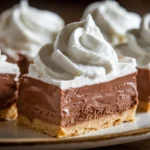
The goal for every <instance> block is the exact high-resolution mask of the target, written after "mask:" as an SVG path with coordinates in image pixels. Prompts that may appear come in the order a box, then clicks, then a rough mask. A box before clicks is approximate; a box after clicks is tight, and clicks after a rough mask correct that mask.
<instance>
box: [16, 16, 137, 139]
mask: <svg viewBox="0 0 150 150" xmlns="http://www.w3.org/2000/svg"><path fill="white" fill-rule="evenodd" d="M136 72H137V70H136V61H135V59H132V58H128V57H125V58H122V59H119V60H118V57H117V55H116V53H115V51H114V50H113V48H112V47H111V46H110V44H108V43H107V41H106V40H105V39H104V37H103V35H102V34H101V32H100V30H99V28H98V27H97V26H96V24H95V22H94V21H93V19H92V17H91V15H89V16H87V18H86V20H84V21H81V22H75V23H71V24H68V25H67V26H66V27H64V28H63V29H62V30H61V31H60V33H59V34H58V36H57V38H56V41H55V42H54V44H48V45H45V46H44V47H42V48H41V50H40V51H39V53H38V55H37V56H36V57H35V59H34V64H31V65H30V67H29V73H28V74H27V75H24V76H23V77H22V79H21V83H20V86H19V96H18V100H17V107H18V113H19V117H18V123H19V124H20V125H22V126H24V127H27V128H31V129H33V130H36V131H38V132H42V133H46V134H48V135H51V136H57V137H68V136H75V135H79V134H84V133H87V132H90V131H93V130H98V129H102V128H106V127H110V126H113V125H117V124H120V123H122V122H126V121H133V120H134V119H135V111H136V108H137V104H138V98H137V88H136V78H135V75H136Z"/></svg>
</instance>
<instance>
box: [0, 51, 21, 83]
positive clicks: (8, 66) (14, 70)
mask: <svg viewBox="0 0 150 150" xmlns="http://www.w3.org/2000/svg"><path fill="white" fill-rule="evenodd" d="M6 59H7V57H6V56H5V55H1V51H0V74H6V73H8V74H15V75H16V78H15V81H17V80H18V78H19V75H20V71H19V68H18V66H17V64H12V63H9V62H7V61H6Z"/></svg>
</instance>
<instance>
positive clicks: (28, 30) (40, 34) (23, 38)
mask: <svg viewBox="0 0 150 150" xmlns="http://www.w3.org/2000/svg"><path fill="white" fill-rule="evenodd" d="M0 20H1V21H0V48H1V49H2V53H3V54H5V55H7V57H8V61H9V62H12V63H17V64H18V65H19V67H20V69H21V72H22V73H25V72H27V69H28V66H29V64H30V63H31V62H33V58H34V57H35V56H36V55H37V53H38V51H39V49H40V48H41V47H42V46H43V45H45V44H47V43H52V42H53V41H54V40H55V38H56V35H57V33H58V32H59V31H60V30H61V29H62V28H63V26H64V21H63V19H62V18H61V17H59V16H58V15H57V14H55V13H53V12H50V11H44V10H38V9H36V8H33V7H30V6H29V5H28V1H26V0H22V1H21V3H20V4H19V5H17V6H14V7H13V8H11V9H9V10H6V11H4V12H3V13H2V14H1V16H0Z"/></svg>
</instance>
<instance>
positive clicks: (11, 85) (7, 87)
mask: <svg viewBox="0 0 150 150" xmlns="http://www.w3.org/2000/svg"><path fill="white" fill-rule="evenodd" d="M14 78H15V75H12V74H0V109H3V108H7V107H9V106H10V105H12V104H13V103H15V102H16V98H17V93H18V91H17V84H16V82H15V81H14Z"/></svg>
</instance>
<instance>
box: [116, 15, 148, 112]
mask: <svg viewBox="0 0 150 150" xmlns="http://www.w3.org/2000/svg"><path fill="white" fill-rule="evenodd" d="M127 38H128V43H127V44H120V45H117V46H116V52H117V54H118V56H130V57H133V58H135V59H136V60H137V69H138V75H137V88H138V93H139V100H140V104H139V108H140V109H141V110H144V111H150V14H146V15H144V16H143V18H142V22H141V25H140V28H139V29H132V30H129V31H128V32H127Z"/></svg>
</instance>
